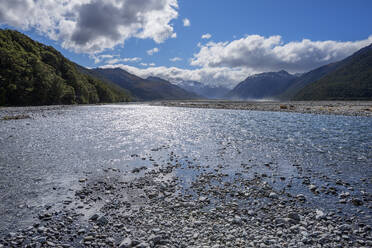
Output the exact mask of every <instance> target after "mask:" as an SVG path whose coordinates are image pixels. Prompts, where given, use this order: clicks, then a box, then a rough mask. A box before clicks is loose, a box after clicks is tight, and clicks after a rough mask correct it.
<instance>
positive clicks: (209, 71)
mask: <svg viewBox="0 0 372 248" xmlns="http://www.w3.org/2000/svg"><path fill="white" fill-rule="evenodd" d="M141 65H142V66H147V65H148V64H145V63H143V64H141ZM101 68H122V69H123V70H126V71H128V72H130V73H132V74H135V75H137V76H139V77H142V78H147V77H149V76H157V77H161V78H164V79H166V80H168V81H170V82H172V83H177V82H180V81H183V80H193V81H199V82H203V83H205V84H208V85H223V86H226V87H230V88H232V87H234V86H235V85H236V84H237V83H239V82H240V81H242V80H243V79H245V78H246V77H247V75H250V74H252V71H250V70H249V69H231V68H227V67H220V68H199V69H181V68H178V67H165V66H158V67H147V68H138V67H135V66H130V65H125V64H115V65H104V66H101Z"/></svg>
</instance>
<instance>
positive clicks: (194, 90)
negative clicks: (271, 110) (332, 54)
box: [0, 29, 372, 105]
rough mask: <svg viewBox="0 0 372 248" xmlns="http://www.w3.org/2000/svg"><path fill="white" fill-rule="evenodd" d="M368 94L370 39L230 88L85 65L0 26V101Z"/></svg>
mask: <svg viewBox="0 0 372 248" xmlns="http://www.w3.org/2000/svg"><path fill="white" fill-rule="evenodd" d="M202 98H208V99H239V100H260V99H273V100H372V45H369V46H367V47H365V48H362V49H361V50H359V51H357V52H356V53H354V54H353V55H351V56H349V57H347V58H346V59H344V60H342V61H339V62H336V63H332V64H328V65H324V66H321V67H319V68H316V69H314V70H311V71H309V72H307V73H303V74H294V75H292V74H290V73H288V72H286V71H284V70H281V71H278V72H265V73H260V74H256V75H252V76H249V77H247V78H246V79H245V80H244V81H242V82H240V83H239V84H238V85H237V86H236V87H234V88H233V89H232V90H229V89H228V88H225V87H223V86H216V87H213V86H208V85H205V84H203V83H201V82H197V81H187V80H184V81H181V82H178V83H177V84H173V83H171V82H168V81H167V80H165V79H162V78H159V77H148V78H141V77H138V76H136V75H133V74H131V73H129V72H127V71H125V70H123V69H120V68H95V69H87V68H85V67H82V66H80V65H77V64H75V63H74V62H71V61H70V60H68V59H66V58H65V57H64V56H63V55H62V54H61V53H60V52H58V51H57V50H55V49H54V48H53V47H51V46H46V45H44V44H41V43H39V42H36V41H33V40H32V39H30V38H29V37H27V36H26V35H24V34H22V33H19V32H17V31H12V30H1V29H0V105H48V104H75V103H78V104H84V103H101V102H120V101H131V100H137V101H138V100H140V101H151V100H180V99H182V100H183V99H202Z"/></svg>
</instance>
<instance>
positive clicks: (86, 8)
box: [0, 0, 178, 53]
mask: <svg viewBox="0 0 372 248" xmlns="http://www.w3.org/2000/svg"><path fill="white" fill-rule="evenodd" d="M177 8H178V3H177V0H121V1H119V0H105V1H100V0H61V1H48V0H1V4H0V24H8V25H10V26H14V27H17V28H21V29H23V30H28V29H31V28H34V29H36V30H37V31H38V32H40V33H41V34H43V35H46V36H48V37H49V38H51V39H53V40H60V41H62V46H63V47H64V48H66V49H72V50H74V51H75V52H84V53H99V52H102V51H103V50H105V49H109V48H113V47H115V46H116V45H118V44H124V42H125V40H127V39H129V38H131V37H136V38H141V39H147V38H149V39H153V40H154V41H155V42H157V43H161V42H163V41H165V40H166V39H168V38H170V37H173V38H175V37H176V33H174V30H173V27H172V26H171V25H170V21H171V20H173V19H175V18H177V17H178V12H177ZM51 10H53V11H51Z"/></svg>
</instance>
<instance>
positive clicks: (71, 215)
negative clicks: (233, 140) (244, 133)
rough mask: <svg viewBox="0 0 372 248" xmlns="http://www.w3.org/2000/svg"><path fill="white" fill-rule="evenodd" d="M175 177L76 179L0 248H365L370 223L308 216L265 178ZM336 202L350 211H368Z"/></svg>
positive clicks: (301, 204) (163, 173) (301, 199)
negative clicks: (58, 201)
mask: <svg viewBox="0 0 372 248" xmlns="http://www.w3.org/2000/svg"><path fill="white" fill-rule="evenodd" d="M265 166H270V165H265ZM176 169H177V166H173V165H171V164H168V165H164V166H160V167H159V166H156V168H155V169H154V170H148V171H147V170H146V168H145V167H140V168H137V169H134V170H133V171H132V173H133V174H135V175H137V177H136V178H135V179H133V180H123V179H122V172H121V171H120V170H118V169H115V168H109V169H106V170H105V173H106V174H105V175H104V176H103V177H102V178H101V179H91V178H82V179H80V180H79V183H80V185H81V188H80V189H79V190H76V191H75V197H72V198H71V199H67V200H65V201H64V205H65V207H64V208H63V209H61V210H58V211H56V210H54V208H53V207H52V206H46V208H45V209H43V210H42V211H40V213H39V215H38V220H36V221H35V223H34V224H33V225H32V226H30V227H29V228H26V229H24V230H14V231H12V232H9V233H8V234H7V235H6V236H5V237H3V238H0V247H121V248H126V247H371V246H372V232H371V226H370V225H369V224H368V222H370V220H368V219H364V218H361V217H360V216H358V215H351V216H342V215H339V214H337V213H335V212H328V211H323V210H321V209H317V208H310V207H308V206H307V205H306V201H307V199H306V197H305V196H304V195H302V194H301V195H291V194H290V193H288V192H286V190H281V191H278V190H275V189H274V188H272V187H271V186H270V184H269V183H267V181H266V180H265V179H266V178H267V177H270V176H268V175H264V174H262V175H258V174H255V176H254V177H252V178H251V179H246V178H244V177H242V176H241V175H240V174H239V173H237V174H236V175H235V176H234V177H233V178H232V180H230V181H228V180H225V179H226V178H227V177H228V175H227V174H224V173H223V172H222V166H221V167H219V168H216V169H214V170H213V171H211V172H203V169H201V168H200V167H199V169H198V170H200V174H199V175H198V176H197V177H196V178H195V180H194V181H193V182H192V183H191V187H189V188H187V187H183V186H182V185H183V181H182V180H181V179H180V178H179V177H177V176H175V174H174V171H175V170H176ZM196 169H197V168H196ZM280 180H283V181H285V180H288V179H287V178H281V179H280ZM309 188H310V190H312V191H314V193H317V191H318V193H319V189H318V188H317V186H315V185H309ZM341 198H342V199H344V200H345V203H348V204H353V205H355V206H361V205H363V204H369V203H370V199H368V198H365V199H353V198H351V197H349V196H342V197H341Z"/></svg>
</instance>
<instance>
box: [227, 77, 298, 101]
mask: <svg viewBox="0 0 372 248" xmlns="http://www.w3.org/2000/svg"><path fill="white" fill-rule="evenodd" d="M297 78H298V77H296V76H294V75H291V74H289V73H288V72H286V71H284V70H282V71H278V72H265V73H260V74H255V75H252V76H249V77H247V78H246V79H245V80H244V81H242V82H241V83H239V84H238V85H237V86H236V87H235V88H234V89H232V90H231V91H230V92H229V93H228V94H227V97H228V98H232V99H252V100H254V99H266V98H267V99H270V98H275V97H276V96H278V95H280V94H282V93H283V92H285V91H286V90H287V89H288V88H289V87H290V86H292V84H293V83H294V82H295V81H296V79H297Z"/></svg>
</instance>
